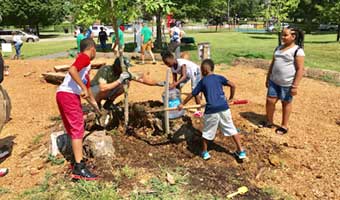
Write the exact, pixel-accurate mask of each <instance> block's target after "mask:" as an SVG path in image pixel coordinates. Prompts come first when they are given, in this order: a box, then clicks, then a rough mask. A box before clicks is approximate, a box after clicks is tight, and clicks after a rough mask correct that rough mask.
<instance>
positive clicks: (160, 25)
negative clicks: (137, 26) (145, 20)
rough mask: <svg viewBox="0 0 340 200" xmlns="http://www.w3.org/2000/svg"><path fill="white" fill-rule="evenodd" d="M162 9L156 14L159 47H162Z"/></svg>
mask: <svg viewBox="0 0 340 200" xmlns="http://www.w3.org/2000/svg"><path fill="white" fill-rule="evenodd" d="M161 14H162V11H161V10H159V11H158V13H157V16H156V26H157V30H156V32H157V37H156V47H157V49H162V19H161Z"/></svg>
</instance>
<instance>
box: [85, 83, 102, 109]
mask: <svg viewBox="0 0 340 200" xmlns="http://www.w3.org/2000/svg"><path fill="white" fill-rule="evenodd" d="M87 91H88V93H89V98H90V101H91V102H92V104H93V105H95V106H96V110H100V109H99V107H98V104H97V102H96V99H95V98H94V95H93V93H92V90H91V88H88V90H87Z"/></svg>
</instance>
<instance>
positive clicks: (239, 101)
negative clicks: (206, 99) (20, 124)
mask: <svg viewBox="0 0 340 200" xmlns="http://www.w3.org/2000/svg"><path fill="white" fill-rule="evenodd" d="M248 103H249V101H248V100H246V99H240V100H234V101H232V102H229V104H230V105H240V104H248ZM204 106H205V104H203V105H190V106H184V107H183V110H188V109H195V108H201V107H204ZM174 110H178V108H177V107H173V108H160V109H154V110H149V111H147V113H155V112H164V111H174Z"/></svg>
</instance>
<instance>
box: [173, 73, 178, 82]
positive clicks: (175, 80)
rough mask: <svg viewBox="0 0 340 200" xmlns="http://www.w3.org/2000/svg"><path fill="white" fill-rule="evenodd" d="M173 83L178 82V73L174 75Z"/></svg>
mask: <svg viewBox="0 0 340 200" xmlns="http://www.w3.org/2000/svg"><path fill="white" fill-rule="evenodd" d="M172 82H173V83H176V82H177V74H176V73H172Z"/></svg>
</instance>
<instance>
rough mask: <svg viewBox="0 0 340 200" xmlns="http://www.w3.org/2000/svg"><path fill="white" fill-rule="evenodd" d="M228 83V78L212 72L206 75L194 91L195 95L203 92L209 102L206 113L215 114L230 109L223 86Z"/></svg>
mask: <svg viewBox="0 0 340 200" xmlns="http://www.w3.org/2000/svg"><path fill="white" fill-rule="evenodd" d="M227 84H228V80H227V79H226V78H224V77H223V76H220V75H216V74H211V75H208V76H205V77H204V78H203V79H202V80H200V82H199V83H198V84H197V86H196V88H195V89H194V90H193V91H192V95H193V96H197V95H198V94H199V93H200V92H203V94H204V97H205V100H206V101H207V104H206V106H205V112H204V113H205V114H213V113H218V112H221V111H225V110H228V109H229V105H228V102H227V100H226V98H225V96H224V91H223V86H226V85H227Z"/></svg>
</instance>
